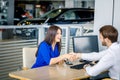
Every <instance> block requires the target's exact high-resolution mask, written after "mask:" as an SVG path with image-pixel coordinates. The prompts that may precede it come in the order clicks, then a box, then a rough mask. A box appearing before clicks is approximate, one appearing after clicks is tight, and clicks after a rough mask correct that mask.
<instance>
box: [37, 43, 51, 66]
mask: <svg viewBox="0 0 120 80" xmlns="http://www.w3.org/2000/svg"><path fill="white" fill-rule="evenodd" d="M50 52H51V50H50V46H49V45H48V44H47V43H45V42H43V43H41V44H40V46H39V49H38V57H37V58H38V59H40V58H43V60H44V61H45V62H46V63H47V65H49V63H50V59H51V57H50Z"/></svg>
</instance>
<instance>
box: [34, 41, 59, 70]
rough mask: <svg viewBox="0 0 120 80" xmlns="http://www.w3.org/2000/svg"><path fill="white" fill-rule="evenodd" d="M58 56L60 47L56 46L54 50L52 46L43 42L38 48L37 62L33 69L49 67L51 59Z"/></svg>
mask: <svg viewBox="0 0 120 80" xmlns="http://www.w3.org/2000/svg"><path fill="white" fill-rule="evenodd" d="M58 56H59V50H58V45H57V44H56V46H55V48H54V50H52V46H51V45H49V44H47V43H46V42H45V41H43V42H41V44H40V45H39V47H38V52H37V58H36V62H35V64H34V65H33V66H32V68H36V67H41V66H46V65H49V63H50V60H51V58H54V57H58Z"/></svg>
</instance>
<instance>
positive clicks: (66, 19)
mask: <svg viewBox="0 0 120 80" xmlns="http://www.w3.org/2000/svg"><path fill="white" fill-rule="evenodd" d="M93 19H94V9H88V8H59V9H54V10H51V11H49V12H47V13H45V14H44V15H42V16H41V17H40V18H32V19H24V20H22V21H20V22H19V23H18V25H30V24H32V25H34V24H43V23H47V24H50V25H52V24H79V23H83V22H89V21H93Z"/></svg>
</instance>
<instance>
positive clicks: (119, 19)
mask: <svg viewBox="0 0 120 80" xmlns="http://www.w3.org/2000/svg"><path fill="white" fill-rule="evenodd" d="M113 20H114V21H113V25H114V26H115V27H116V28H117V29H118V32H119V37H118V40H119V41H120V0H114V19H113Z"/></svg>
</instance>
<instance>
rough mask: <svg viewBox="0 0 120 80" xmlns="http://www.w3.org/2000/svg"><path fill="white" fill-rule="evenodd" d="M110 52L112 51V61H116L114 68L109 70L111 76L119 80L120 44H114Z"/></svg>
mask: <svg viewBox="0 0 120 80" xmlns="http://www.w3.org/2000/svg"><path fill="white" fill-rule="evenodd" d="M110 50H111V51H112V56H113V58H112V60H113V61H114V64H113V66H112V67H111V68H110V69H109V71H110V73H109V75H110V76H111V77H113V78H114V77H115V78H117V79H118V80H119V78H120V44H119V43H118V42H116V43H114V44H113V45H112V46H111V47H110Z"/></svg>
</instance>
